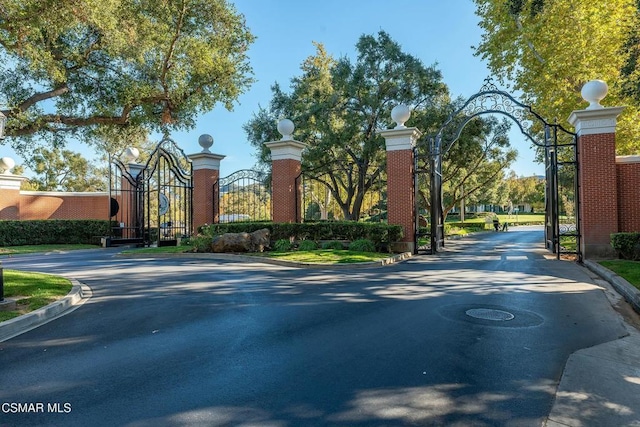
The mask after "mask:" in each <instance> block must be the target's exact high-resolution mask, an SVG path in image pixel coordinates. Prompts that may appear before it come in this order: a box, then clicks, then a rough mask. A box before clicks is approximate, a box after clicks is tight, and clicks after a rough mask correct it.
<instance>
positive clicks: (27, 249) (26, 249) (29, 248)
mask: <svg viewBox="0 0 640 427" xmlns="http://www.w3.org/2000/svg"><path fill="white" fill-rule="evenodd" d="M97 248H99V246H96V245H24V246H5V247H1V248H0V255H17V254H32V253H36V252H54V251H55V252H61V251H72V250H77V249H97Z"/></svg>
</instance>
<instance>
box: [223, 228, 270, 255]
mask: <svg viewBox="0 0 640 427" xmlns="http://www.w3.org/2000/svg"><path fill="white" fill-rule="evenodd" d="M269 239H270V232H269V230H268V229H267V228H263V229H261V230H257V231H254V232H253V233H225V234H223V235H221V236H216V237H214V238H213V240H212V241H211V252H216V253H221V252H263V251H264V248H265V247H268V246H269V241H270V240H269Z"/></svg>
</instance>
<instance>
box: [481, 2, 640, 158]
mask: <svg viewBox="0 0 640 427" xmlns="http://www.w3.org/2000/svg"><path fill="white" fill-rule="evenodd" d="M475 3H476V5H477V11H476V13H477V14H478V15H479V17H480V24H479V25H480V27H481V28H482V29H483V30H484V34H483V36H482V41H481V43H480V44H479V45H478V46H477V47H476V53H477V55H479V56H481V57H482V58H483V59H485V60H487V63H488V66H489V68H490V70H491V71H492V73H493V74H494V75H496V76H497V77H498V78H499V79H500V80H501V82H502V83H503V84H504V83H505V82H506V81H510V82H512V84H513V89H515V90H517V91H521V93H522V97H523V100H524V102H525V103H527V104H529V105H532V106H533V108H534V110H535V111H536V112H537V113H539V114H541V115H542V116H543V117H545V119H546V120H547V121H549V122H552V121H554V120H556V119H557V120H558V121H559V122H560V123H564V122H565V121H566V119H567V118H568V117H569V114H570V113H571V111H573V110H578V109H581V108H584V107H585V106H586V105H585V103H584V101H583V100H582V99H581V96H580V90H581V89H582V86H583V85H584V84H585V83H586V82H587V81H589V80H593V79H602V80H604V81H606V82H607V84H608V85H609V94H608V96H607V98H606V99H605V101H604V104H605V105H609V106H619V105H622V106H626V107H627V108H626V110H625V111H624V112H623V114H622V115H621V116H620V118H619V124H618V131H617V135H618V137H617V140H618V147H617V149H618V154H635V153H637V152H638V151H639V150H640V133H639V131H640V120H638V112H639V109H638V105H639V100H640V90H638V88H639V87H640V86H639V85H638V83H639V82H640V78H639V77H638V76H639V74H638V70H636V68H635V63H636V60H637V58H638V54H639V53H640V50H639V49H638V40H640V37H639V36H638V35H639V34H640V30H639V29H638V27H639V25H638V24H639V22H640V21H639V19H638V16H639V15H638V4H637V2H636V1H635V0H610V1H607V2H597V1H596V2H594V1H589V0H508V1H503V0H475Z"/></svg>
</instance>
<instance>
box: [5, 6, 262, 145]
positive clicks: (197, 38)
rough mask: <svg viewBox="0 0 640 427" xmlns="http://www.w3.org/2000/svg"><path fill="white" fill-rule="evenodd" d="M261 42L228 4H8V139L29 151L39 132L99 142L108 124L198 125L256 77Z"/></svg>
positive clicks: (56, 138)
mask: <svg viewBox="0 0 640 427" xmlns="http://www.w3.org/2000/svg"><path fill="white" fill-rule="evenodd" d="M252 41H253V36H252V35H251V34H250V33H249V31H248V29H247V27H246V25H245V22H244V18H243V16H242V15H241V14H239V13H237V12H236V11H235V9H234V8H233V6H232V5H230V4H229V3H227V2H226V1H225V0H189V1H187V0H163V1H156V0H6V1H3V2H2V5H0V105H4V106H6V108H4V109H3V110H2V112H3V113H4V114H5V115H6V116H7V117H8V122H7V129H6V134H7V136H8V137H10V138H8V140H10V141H11V144H12V145H13V148H14V149H16V151H18V152H21V151H24V149H25V148H26V143H28V142H29V141H30V140H31V139H33V138H42V139H44V140H45V141H47V142H49V143H52V144H54V145H56V144H61V143H63V142H64V140H65V139H66V138H69V137H71V136H73V137H77V138H79V139H81V140H82V141H84V142H90V141H92V138H93V136H94V134H93V132H95V131H96V129H99V128H100V127H103V126H110V127H111V128H112V129H115V130H118V129H126V128H142V129H144V130H146V131H152V130H156V131H158V130H168V129H172V128H182V129H184V128H190V127H192V126H193V125H194V120H195V118H196V117H197V115H198V114H200V113H202V112H206V111H209V110H211V109H212V108H214V106H215V105H216V103H221V104H223V105H224V106H225V107H226V108H228V109H231V108H232V106H233V102H234V100H236V99H237V97H238V96H239V95H240V94H241V93H242V92H243V91H244V90H246V88H247V87H248V85H249V84H250V83H251V82H252V79H251V76H250V75H251V68H250V67H249V65H248V62H247V56H246V53H247V49H248V47H249V45H250V44H251V43H252ZM129 132H130V131H129Z"/></svg>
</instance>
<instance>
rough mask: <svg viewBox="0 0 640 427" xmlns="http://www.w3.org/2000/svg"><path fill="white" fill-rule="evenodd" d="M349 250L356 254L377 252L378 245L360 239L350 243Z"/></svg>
mask: <svg viewBox="0 0 640 427" xmlns="http://www.w3.org/2000/svg"><path fill="white" fill-rule="evenodd" d="M349 250H350V251H355V252H375V251H376V245H375V244H374V243H373V242H372V241H371V240H369V239H358V240H354V241H353V242H351V243H349Z"/></svg>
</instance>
